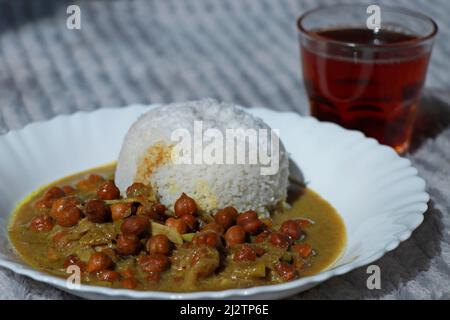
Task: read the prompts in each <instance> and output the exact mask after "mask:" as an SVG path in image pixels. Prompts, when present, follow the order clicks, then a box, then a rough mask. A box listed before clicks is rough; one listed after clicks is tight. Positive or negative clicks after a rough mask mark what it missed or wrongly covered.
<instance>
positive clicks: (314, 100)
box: [302, 28, 430, 152]
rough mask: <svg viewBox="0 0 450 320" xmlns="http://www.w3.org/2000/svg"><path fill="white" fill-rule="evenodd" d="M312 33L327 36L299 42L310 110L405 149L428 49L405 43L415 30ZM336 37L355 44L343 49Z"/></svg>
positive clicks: (413, 37)
mask: <svg viewBox="0 0 450 320" xmlns="http://www.w3.org/2000/svg"><path fill="white" fill-rule="evenodd" d="M315 34H316V35H317V36H319V37H320V38H322V39H326V40H331V41H329V42H321V44H320V45H318V46H316V47H314V46H308V47H307V46H304V45H302V63H303V76H304V79H305V85H306V91H307V93H308V96H309V100H310V104H311V113H312V115H313V116H315V117H317V118H318V119H320V120H324V121H333V122H336V123H339V124H340V125H342V126H343V127H345V128H349V129H356V130H360V131H363V132H364V133H365V134H366V135H368V136H371V137H374V138H376V139H377V140H378V141H379V142H380V143H383V144H387V145H390V146H392V147H394V148H395V149H396V150H397V151H398V152H404V151H405V150H406V149H407V148H408V144H409V140H410V137H411V133H412V129H413V124H414V119H415V114H416V109H417V103H418V100H419V97H420V92H421V89H422V86H423V83H424V80H425V74H426V70H427V66H428V60H429V56H430V51H429V50H424V49H423V48H420V47H417V46H414V45H410V46H409V45H408V43H409V42H411V43H413V42H414V41H413V40H415V39H417V37H416V36H413V35H409V34H405V33H400V32H394V31H388V30H380V31H379V32H377V33H375V32H374V31H373V30H369V29H364V28H358V29H356V28H355V29H350V28H347V29H345V28H344V29H329V30H322V31H318V32H315ZM336 41H338V42H336ZM341 42H345V43H354V44H355V46H353V47H352V46H347V47H346V48H345V49H342V46H339V45H338V44H339V43H341ZM392 44H399V45H400V44H402V45H400V46H399V48H398V49H396V50H397V51H395V52H393V50H390V48H389V47H390V46H389V45H392ZM383 47H385V48H386V49H385V50H384V49H383ZM373 48H377V50H372V49H373ZM380 48H381V49H380ZM399 51H400V52H399Z"/></svg>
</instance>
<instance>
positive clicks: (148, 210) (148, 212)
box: [136, 203, 166, 222]
mask: <svg viewBox="0 0 450 320" xmlns="http://www.w3.org/2000/svg"><path fill="white" fill-rule="evenodd" d="M165 212H166V206H165V205H163V204H161V203H154V204H152V205H151V206H148V205H141V206H139V207H138V208H137V211H136V214H137V215H138V216H147V217H149V218H150V219H152V220H154V221H160V222H163V221H164V220H165V219H164V218H165Z"/></svg>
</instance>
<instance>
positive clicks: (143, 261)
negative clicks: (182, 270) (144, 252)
mask: <svg viewBox="0 0 450 320" xmlns="http://www.w3.org/2000/svg"><path fill="white" fill-rule="evenodd" d="M138 264H139V265H140V266H141V268H142V270H143V271H145V272H163V271H166V270H167V269H169V267H170V259H169V258H168V257H167V256H165V255H163V254H161V253H151V254H149V255H148V256H142V257H140V258H139V260H138Z"/></svg>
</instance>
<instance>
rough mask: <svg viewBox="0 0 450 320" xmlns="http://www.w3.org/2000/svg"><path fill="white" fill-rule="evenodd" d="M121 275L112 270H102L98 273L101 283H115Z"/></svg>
mask: <svg viewBox="0 0 450 320" xmlns="http://www.w3.org/2000/svg"><path fill="white" fill-rule="evenodd" d="M119 278H120V274H119V273H118V272H116V271H112V270H100V271H98V272H97V279H98V280H100V281H106V282H114V281H117V280H119Z"/></svg>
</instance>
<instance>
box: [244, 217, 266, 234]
mask: <svg viewBox="0 0 450 320" xmlns="http://www.w3.org/2000/svg"><path fill="white" fill-rule="evenodd" d="M240 226H241V227H242V228H243V229H244V231H245V232H247V233H249V234H251V235H254V234H257V233H258V232H259V231H261V229H262V227H263V223H262V222H261V220H259V219H255V220H245V221H244V222H242V223H241V224H240Z"/></svg>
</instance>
